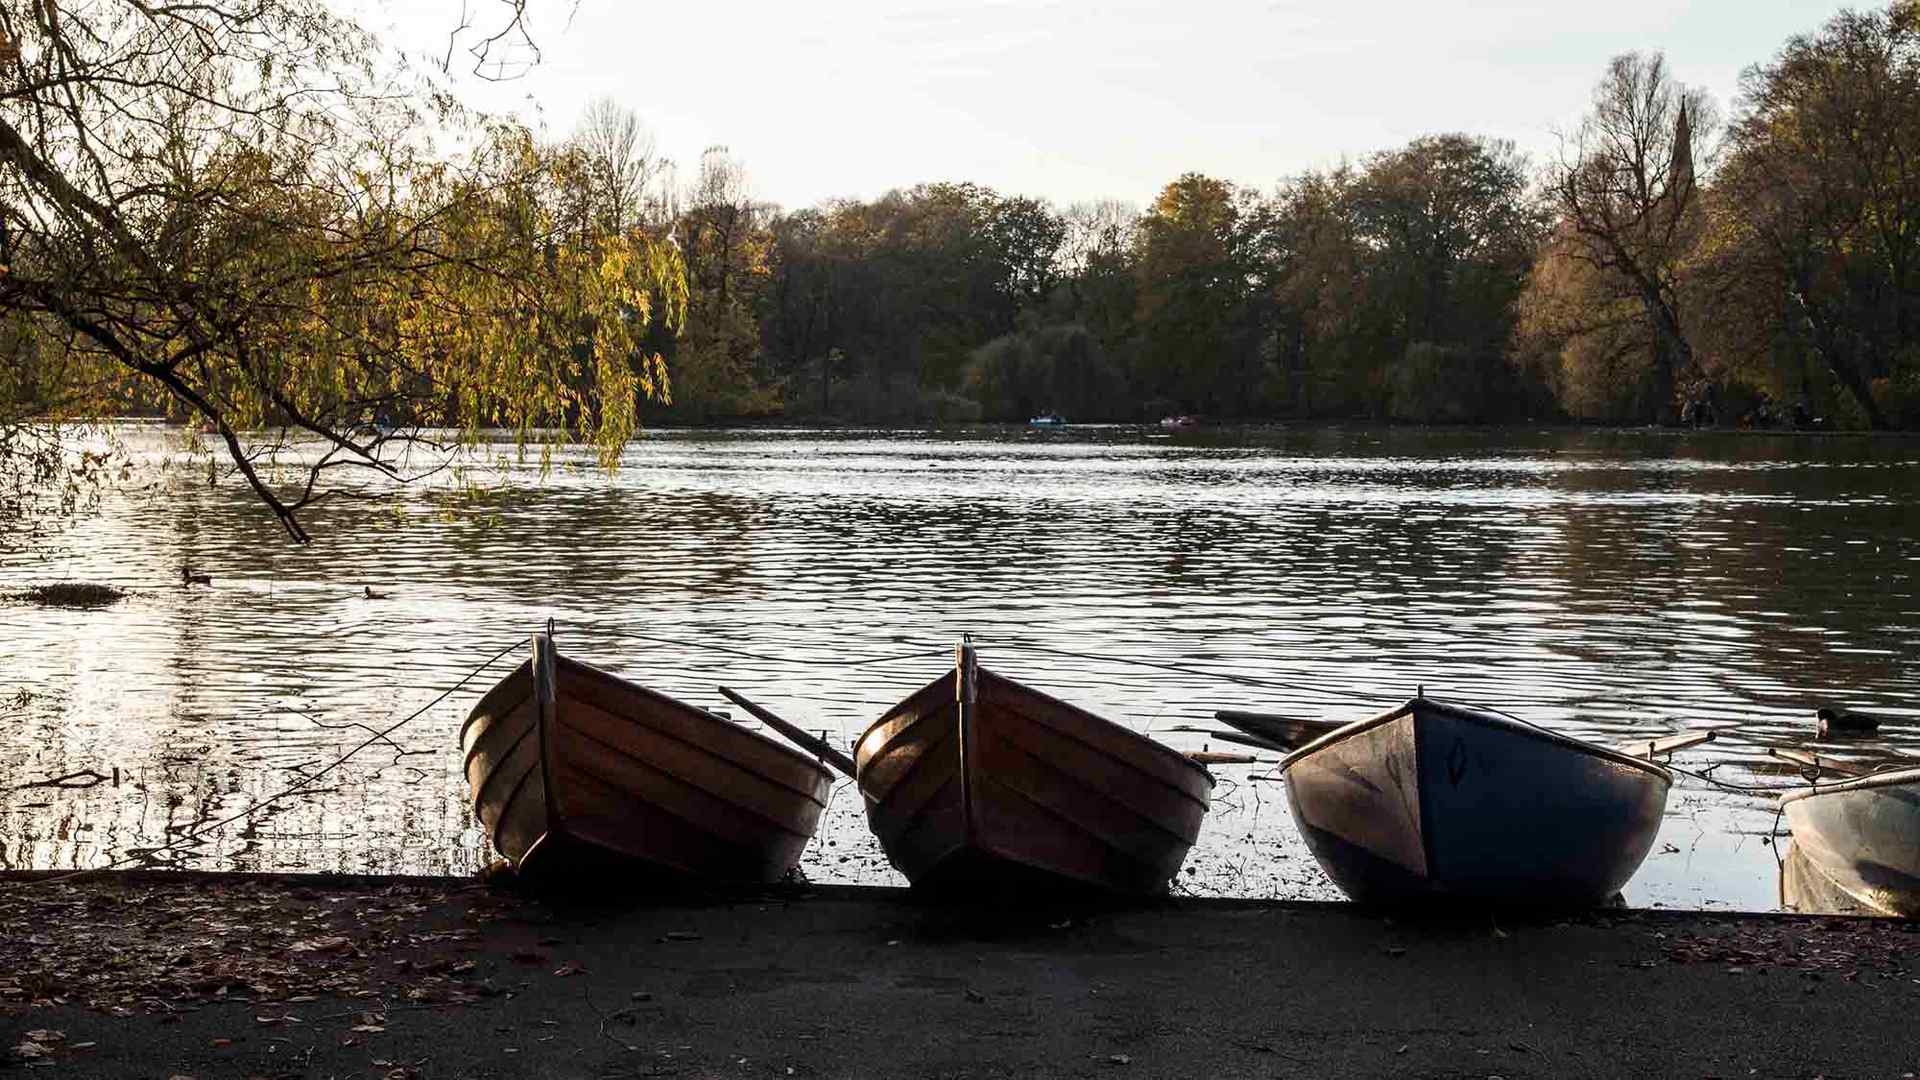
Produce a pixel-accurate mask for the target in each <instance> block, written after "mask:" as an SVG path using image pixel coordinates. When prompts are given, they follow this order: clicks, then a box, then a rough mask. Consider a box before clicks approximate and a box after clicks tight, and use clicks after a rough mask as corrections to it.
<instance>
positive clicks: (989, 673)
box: [853, 664, 1220, 798]
mask: <svg viewBox="0 0 1920 1080" xmlns="http://www.w3.org/2000/svg"><path fill="white" fill-rule="evenodd" d="M975 672H976V674H977V676H985V677H987V678H991V679H995V680H998V681H1000V682H1003V683H1007V684H1009V685H1012V686H1014V687H1016V688H1018V689H1019V690H1020V691H1021V692H1023V693H1028V694H1032V695H1033V696H1035V697H1037V698H1039V699H1041V700H1042V701H1045V702H1048V703H1051V704H1053V705H1058V706H1059V707H1061V708H1063V709H1067V710H1070V711H1072V712H1076V713H1079V714H1080V715H1082V716H1087V717H1091V718H1092V719H1094V720H1098V721H1099V722H1101V723H1103V724H1106V725H1107V726H1108V727H1111V728H1113V729H1114V730H1115V731H1117V732H1120V733H1122V734H1123V735H1124V736H1125V738H1126V739H1128V740H1131V741H1132V742H1133V743H1135V744H1136V745H1138V746H1140V747H1142V748H1144V749H1147V750H1151V751H1153V752H1155V753H1157V754H1160V755H1162V756H1164V757H1167V758H1169V759H1171V760H1174V761H1178V762H1179V763H1180V765H1181V766H1182V767H1183V768H1187V769H1191V770H1193V771H1196V772H1198V773H1199V774H1200V775H1201V776H1204V777H1206V780H1207V788H1208V790H1212V789H1213V788H1215V787H1217V786H1219V783H1220V779H1219V777H1216V776H1215V775H1213V770H1212V769H1209V768H1207V767H1206V766H1205V765H1202V764H1200V763H1199V762H1197V761H1195V760H1193V759H1192V758H1190V757H1188V756H1187V755H1185V754H1183V753H1181V752H1180V751H1178V750H1175V749H1174V748H1173V747H1171V746H1168V745H1167V744H1166V743H1163V742H1161V741H1160V740H1159V739H1156V738H1154V737H1153V736H1151V735H1148V734H1146V733H1145V732H1140V731H1135V730H1134V729H1132V728H1130V727H1128V726H1127V725H1125V724H1122V723H1120V722H1119V721H1117V720H1111V719H1108V718H1107V717H1104V716H1101V715H1100V714H1099V713H1097V712H1094V711H1093V710H1091V709H1088V708H1085V707H1083V706H1080V705H1075V704H1074V703H1073V702H1071V701H1066V700H1063V699H1061V698H1057V697H1054V696H1053V695H1052V694H1049V693H1047V692H1046V691H1045V690H1036V689H1034V688H1033V687H1031V686H1028V685H1027V684H1026V683H1023V682H1021V681H1020V680H1018V679H1015V678H1013V677H1011V676H1007V675H1002V674H1000V673H999V672H997V671H993V670H991V669H989V668H988V667H986V666H985V665H984V664H981V665H976V667H975ZM955 674H956V672H953V671H949V672H947V673H945V674H943V675H940V676H939V677H938V678H935V679H934V680H933V681H932V682H929V683H927V684H926V685H925V686H922V687H920V688H919V689H918V690H915V691H914V692H913V693H911V694H908V695H907V696H906V697H903V698H901V699H900V700H899V701H898V702H896V703H895V704H893V705H892V706H890V707H889V708H888V709H887V711H886V712H885V713H883V714H881V716H880V718H879V719H877V720H875V721H874V722H873V723H871V724H868V725H867V726H866V729H865V730H863V731H861V732H860V737H859V738H857V739H855V740H854V741H853V748H854V755H855V756H856V757H858V756H859V753H860V744H861V743H864V742H866V741H867V737H868V736H869V735H872V734H873V733H874V731H875V730H876V729H878V728H879V727H880V726H881V725H882V724H885V723H886V722H887V721H888V720H890V719H892V718H893V717H894V715H895V714H896V713H898V712H899V711H900V709H901V708H902V707H903V706H905V705H906V704H907V703H908V702H910V701H912V700H913V699H914V698H916V697H919V696H920V695H921V694H924V693H926V692H927V691H929V690H931V689H933V688H934V687H935V686H936V685H938V684H939V683H941V682H942V681H944V680H945V679H947V678H949V677H952V676H954V675H955ZM1023 715H1024V714H1023ZM1028 719H1029V720H1030V721H1031V722H1033V723H1039V721H1034V720H1032V719H1031V718H1030V717H1029V718H1028ZM915 723H918V721H915ZM909 726H912V725H909ZM1048 726H1049V727H1051V726H1052V725H1048ZM1061 734H1063V735H1066V734H1067V733H1066V732H1061ZM1068 737H1070V738H1074V739H1075V741H1076V742H1080V743H1082V744H1084V745H1088V746H1091V744H1089V743H1087V741H1086V740H1085V739H1080V738H1078V737H1075V736H1068ZM889 741H891V740H889ZM1107 756H1109V757H1115V759H1116V760H1124V759H1121V758H1118V757H1117V756H1116V755H1112V754H1108V755H1107ZM1130 767H1131V766H1130ZM1168 786H1169V787H1172V786H1173V785H1171V784H1170V785H1168ZM1182 794H1185V793H1184V792H1183V793H1182ZM1187 797H1188V798H1192V796H1191V795H1188V796H1187Z"/></svg>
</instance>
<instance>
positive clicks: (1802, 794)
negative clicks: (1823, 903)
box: [1780, 768, 1920, 919]
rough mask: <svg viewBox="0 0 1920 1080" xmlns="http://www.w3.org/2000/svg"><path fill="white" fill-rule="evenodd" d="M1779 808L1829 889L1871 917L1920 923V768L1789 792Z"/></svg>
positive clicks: (1798, 848)
mask: <svg viewBox="0 0 1920 1080" xmlns="http://www.w3.org/2000/svg"><path fill="white" fill-rule="evenodd" d="M1780 808H1781V810H1782V811H1783V812H1784V813H1785V814H1786V818H1787V827H1788V828H1789V829H1791V830H1793V846H1794V850H1795V851H1796V852H1798V853H1799V854H1800V855H1802V856H1803V857H1804V858H1805V860H1806V863H1807V869H1809V870H1811V871H1812V872H1813V874H1815V875H1817V876H1818V877H1819V878H1821V879H1824V884H1825V885H1826V886H1830V888H1831V889H1833V890H1838V891H1839V892H1841V893H1844V894H1845V895H1846V896H1848V897H1851V898H1852V899H1853V900H1854V902H1855V903H1857V904H1858V905H1860V906H1861V907H1863V908H1866V909H1868V910H1870V911H1874V912H1878V913H1880V914H1882V915H1895V916H1901V917H1904V918H1909V919H1912V918H1920V768H1912V769H1890V770H1885V771H1880V772H1872V773H1860V774H1856V775H1853V777H1852V778H1851V779H1846V780H1842V781H1841V782H1839V783H1835V784H1820V785H1817V786H1815V787H1812V788H1809V789H1807V790H1805V791H1794V792H1789V793H1787V794H1786V795H1783V796H1781V798H1780Z"/></svg>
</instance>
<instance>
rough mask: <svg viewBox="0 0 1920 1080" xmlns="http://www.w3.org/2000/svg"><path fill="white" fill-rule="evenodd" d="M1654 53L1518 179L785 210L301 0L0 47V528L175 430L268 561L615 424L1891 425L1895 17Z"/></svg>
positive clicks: (1459, 142) (1900, 288)
mask: <svg viewBox="0 0 1920 1080" xmlns="http://www.w3.org/2000/svg"><path fill="white" fill-rule="evenodd" d="M509 8H510V9H511V10H514V11H518V10H519V8H518V7H517V6H515V5H509ZM509 29H513V28H509ZM501 32H502V33H504V32H506V31H501ZM1648 44H1649V46H1650V48H1649V49H1648V50H1647V51H1641V52H1635V53H1629V54H1625V55H1622V56H1619V57H1617V58H1615V59H1613V60H1612V61H1611V62H1610V63H1608V64H1606V65H1604V66H1603V67H1600V68H1598V69H1597V70H1596V72H1595V76H1596V82H1595V88H1594V92H1593V97H1592V100H1591V102H1590V103H1589V106H1588V109H1587V112H1586V114H1585V117H1584V119H1583V120H1582V121H1581V122H1580V123H1579V124H1578V125H1577V126H1576V127H1575V128H1573V129H1572V130H1569V131H1567V132H1565V133H1564V135H1563V137H1562V140H1561V144H1560V148H1559V150H1558V152H1557V153H1555V154H1553V155H1552V156H1550V158H1549V159H1547V160H1529V159H1528V158H1526V157H1525V156H1523V155H1521V154H1519V153H1518V152H1516V150H1515V149H1514V147H1513V146H1512V145H1511V144H1509V143H1505V142H1502V141H1499V140H1495V139H1489V138H1484V137H1480V136H1477V135H1474V134H1472V133H1471V132H1470V130H1469V131H1467V132H1465V133H1439V134H1434V135H1430V136H1426V137H1422V138H1418V139H1415V140H1413V141H1412V142H1410V143H1408V144H1406V145H1404V146H1399V147H1393V148H1388V149H1383V150H1381V151H1379V152H1377V153H1374V154H1371V155H1369V156H1366V157H1364V158H1362V159H1360V160H1358V161H1354V162H1350V163H1347V164H1343V165H1341V166H1339V167H1336V168H1331V169H1326V170H1322V171H1313V172H1308V173H1305V174H1302V175H1299V176H1292V177H1286V178H1282V179H1280V180H1278V182H1274V183H1268V182H1264V181H1262V182H1246V181H1241V180H1229V179H1225V178H1220V177H1213V176H1206V175H1201V174H1199V173H1188V174H1186V175H1182V176H1179V177H1176V178H1173V179H1172V180H1171V181H1170V182H1169V183H1167V185H1166V186H1165V188H1164V189H1163V190H1161V192H1160V193H1159V194H1158V196H1157V197H1156V198H1154V199H1153V201H1152V202H1151V203H1150V204H1148V205H1147V206H1145V207H1136V206H1132V205H1128V204H1124V203H1120V202H1098V203H1085V204H1075V205H1071V206H1059V205H1055V204H1053V203H1050V202H1048V201H1047V200H1045V199H1043V198H1037V197H1032V196H1026V195H1017V194H1009V193H1004V192H999V191H995V190H992V189H991V188H988V187H984V186H981V185H979V184H975V183H969V182H965V181H963V180H950V181H941V182H932V183H925V184H921V185H917V186H914V187H911V188H908V189H905V190H898V191H893V192H890V193H888V194H886V195H883V196H881V197H879V198H875V199H870V200H864V199H839V200H831V201H828V202H826V203H824V204H821V205H819V206H813V207H805V208H783V207H780V206H776V205H772V204H770V203H767V202H765V201H763V200H761V199H760V198H758V197H757V196H756V194H755V192H754V190H753V187H752V185H751V183H750V180H749V174H748V171H747V168H746V165H745V164H744V163H743V160H742V158H741V157H740V156H739V155H736V154H735V153H733V152H732V151H730V150H728V149H727V148H725V147H714V148H712V149H710V150H708V151H707V152H706V153H705V154H704V155H703V156H702V157H701V158H700V160H699V161H698V162H682V163H673V162H669V161H666V160H664V159H663V158H662V157H660V156H659V155H658V154H657V153H656V151H655V149H654V144H653V141H652V139H651V137H650V135H649V133H648V129H647V128H646V125H645V123H644V119H643V112H644V109H645V107H646V105H645V103H640V102H633V103H624V102H615V101H601V102H598V103H596V104H595V105H593V106H592V107H591V108H590V109H589V110H588V111H587V112H586V114H585V115H584V116H582V117H581V118H579V121H578V123H577V125H576V126H575V127H574V130H573V131H572V132H571V133H570V134H568V135H566V136H565V137H546V136H543V135H541V134H539V133H537V132H535V131H533V130H530V129H529V128H527V127H525V126H523V125H521V124H519V123H517V122H514V121H511V120H506V119H501V118H497V117H490V116H483V115H478V114H475V113H472V112H469V111H468V110H466V109H464V108H462V106H461V105H460V103H459V102H458V101H457V100H456V99H455V98H454V96H453V95H452V94H451V93H450V92H449V91H448V90H447V89H446V80H445V79H444V77H442V76H443V74H444V73H441V72H436V71H433V70H425V71H421V70H417V69H416V67H410V66H408V65H407V64H405V63H403V62H401V61H400V60H398V59H397V58H395V57H393V56H392V55H391V54H390V53H389V52H388V51H387V50H386V49H385V48H384V47H383V46H382V45H381V43H380V42H378V41H377V40H375V39H374V38H372V37H371V36H369V35H368V34H366V33H365V32H364V31H363V30H362V29H361V28H360V27H359V26H357V25H356V24H354V23H353V22H352V21H350V20H348V19H346V18H343V17H342V16H341V15H339V14H338V13H337V12H335V11H334V9H333V8H332V7H331V6H329V5H328V4H326V3H324V2H322V0H248V2H246V3H244V4H241V3H232V2H228V0H209V2H208V3H202V4H195V5H162V6H153V5H147V4H141V3H136V2H134V0H101V2H99V3H93V4H88V5H84V6H82V5H66V4H59V3H53V2H42V3H33V4H25V5H6V6H0V503H9V500H11V503H10V504H12V505H17V504H18V503H19V502H20V500H21V498H22V497H23V496H22V493H23V492H28V491H33V490H44V489H48V488H61V487H64V488H65V489H68V490H71V489H73V488H74V486H75V485H76V484H78V485H84V484H85V483H88V482H96V481H97V478H98V477H99V476H100V475H102V474H104V473H105V472H107V471H108V466H107V463H106V462H105V461H104V460H102V459H96V458H95V457H92V456H84V455H78V454H76V453H75V452H74V451H73V448H72V446H71V445H69V444H67V443H64V442H63V441H62V438H61V436H60V434H59V431H60V428H59V427H58V426H57V425H58V423H59V422H61V421H69V420H74V419H77V418H84V417H95V416H101V415H145V416H166V417H171V418H175V419H179V420H183V421H185V422H187V423H190V424H193V425H195V426H197V427H199V428H201V429H202V430H205V431H207V432H209V433H210V434H212V435H213V436H214V437H215V441H216V443H217V445H218V446H219V447H220V448H221V449H220V451H219V453H220V455H221V460H220V463H219V468H221V469H224V470H226V471H229V472H231V473H233V474H236V475H237V476H238V477H239V478H240V479H242V480H243V481H244V482H246V483H247V484H249V485H251V487H252V489H253V491H254V493H255V494H256V495H257V497H258V498H259V499H260V500H261V501H262V503H263V504H264V505H265V506H266V507H267V508H268V509H269V510H270V511H271V512H272V513H274V514H275V515H276V516H277V517H278V519H279V520H280V522H281V523H282V524H283V525H284V526H285V529H286V531H287V533H288V535H289V536H291V537H292V538H294V539H296V540H301V539H305V538H306V531H305V528H304V526H303V525H302V523H301V522H302V516H301V512H302V511H303V510H304V509H305V508H307V507H310V506H312V505H313V504H315V503H316V502H319V501H321V500H324V499H328V498H334V497H339V496H341V495H343V494H347V495H350V494H353V493H354V492H355V490H356V486H357V485H359V484H360V483H361V482H362V478H365V477H369V476H375V477H381V478H397V479H402V480H404V479H407V478H409V477H411V476H415V475H418V473H416V472H414V471H412V470H415V469H419V470H422V471H430V470H431V469H432V468H433V466H431V465H425V466H422V465H419V464H418V462H419V461H420V460H423V456H422V455H418V454H414V455H407V454H404V453H403V451H405V450H407V449H410V448H411V449H419V448H421V447H422V445H423V444H428V448H442V449H444V448H447V447H449V446H450V445H455V444H459V443H463V442H466V443H471V442H473V441H476V440H478V439H479V438H481V437H482V435H481V433H482V432H484V431H486V430H488V429H497V428H506V429H508V430H511V431H513V432H515V433H517V435H518V436H519V438H520V440H521V443H522V445H523V446H525V445H534V444H539V443H542V442H544V441H548V440H550V439H551V438H553V436H552V435H551V434H549V433H550V432H553V431H559V432H562V433H563V435H564V437H565V438H568V439H574V440H579V441H583V442H586V443H588V444H591V445H593V446H596V447H597V448H598V449H599V450H600V452H601V455H602V457H603V460H605V461H606V462H608V463H609V464H610V463H611V462H612V461H613V460H614V459H615V457H617V455H618V453H619V450H620V448H621V447H622V446H623V445H624V444H625V443H626V441H627V440H628V439H629V438H631V436H632V435H633V433H634V432H635V431H636V430H637V429H638V427H639V426H640V425H641V424H643V423H656V424H711V423H730V422H749V423H751V422H774V421H777V422H788V423H810V422H818V423H826V422H840V423H876V424H928V423H940V422H954V421H974V420H986V421H1020V420H1024V419H1026V418H1027V417H1029V416H1033V415H1037V414H1040V413H1043V412H1050V413H1057V414H1060V415H1063V416H1065V417H1067V418H1069V419H1071V420H1074V421H1147V422H1152V421H1157V420H1158V419H1160V418H1161V417H1163V416H1176V415H1194V416H1200V417H1204V418H1207V419H1211V420H1220V421H1250V422H1257V421H1301V420H1335V421H1390V422H1411V423H1460V424H1468V423H1471V424H1503V423H1565V422H1585V423H1608V424H1690V425H1712V426H1721V427H1754V428H1769V427H1777V428H1793V427H1799V428H1807V427H1815V426H1820V427H1832V428H1840V429H1871V430H1901V429H1915V428H1920V338H1917V337H1916V330H1917V329H1920V0H1897V2H1895V3H1892V4H1891V5H1890V6H1887V7H1883V8H1868V9H1859V10H1851V11H1845V12H1842V13H1840V14H1838V15H1836V16H1834V17H1833V18H1831V19H1830V20H1828V21H1827V22H1825V23H1824V24H1821V25H1817V26H1809V27H1808V28H1807V29H1806V31H1805V33H1804V34H1803V35H1801V36H1797V37H1794V38H1792V39H1791V40H1788V41H1786V42H1783V43H1782V44H1781V46H1780V48H1779V49H1778V51H1777V52H1776V53H1775V54H1774V55H1772V56H1771V57H1755V58H1754V60H1755V63H1754V65H1753V66H1752V67H1751V68H1749V69H1748V70H1747V72H1746V73H1745V75H1744V77H1743V79H1742V86H1741V92H1740V95H1739V97H1738V98H1737V99H1736V100H1735V101H1732V102H1725V103H1718V102H1715V101H1712V100H1710V99H1709V98H1708V97H1707V96H1706V95H1705V94H1703V93H1702V92H1700V91H1699V90H1697V89H1693V88H1690V87H1688V86H1687V85H1686V84H1685V83H1684V82H1683V81H1682V78H1681V73H1682V70H1683V68H1684V58H1678V59H1677V60H1675V61H1670V60H1669V59H1668V58H1667V57H1666V56H1664V55H1663V54H1662V53H1660V52H1659V51H1657V45H1658V43H1657V42H1650V43H1648ZM1087 107H1097V106H1093V105H1089V106H1087ZM1471 119H1472V118H1470V117H1463V118H1462V126H1463V128H1468V129H1470V127H1471ZM1276 122H1279V121H1276ZM449 433H451V434H449ZM295 441H298V442H300V443H302V444H303V446H305V447H307V448H308V450H307V452H306V454H305V455H304V456H303V457H302V458H301V459H300V461H299V463H298V464H297V466H295V467H292V468H288V467H286V465H285V463H284V462H281V461H278V456H279V455H277V451H279V450H280V449H282V448H283V447H285V446H286V445H288V444H290V443H292V442H295ZM314 447H318V448H319V449H318V450H317V451H315V450H313V449H312V448H314ZM427 456H430V455H427ZM67 501H68V502H71V501H72V498H71V497H70V496H69V497H68V499H67Z"/></svg>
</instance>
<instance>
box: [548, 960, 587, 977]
mask: <svg viewBox="0 0 1920 1080" xmlns="http://www.w3.org/2000/svg"><path fill="white" fill-rule="evenodd" d="M586 970H587V969H586V968H583V967H581V966H580V964H579V962H578V961H576V960H569V961H567V962H566V963H564V964H561V965H560V966H559V967H557V968H554V969H553V973H554V974H555V975H558V976H560V977H561V978H563V979H564V978H566V977H567V976H569V975H582V974H585V973H586Z"/></svg>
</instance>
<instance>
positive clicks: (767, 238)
mask: <svg viewBox="0 0 1920 1080" xmlns="http://www.w3.org/2000/svg"><path fill="white" fill-rule="evenodd" d="M683 203H684V206H685V209H684V210H683V211H682V212H681V213H680V215H679V217H678V218H677V219H676V221H675V225H674V231H675V235H676V236H677V237H678V239H679V244H680V249H681V251H682V252H683V254H684V257H685V259H686V262H687V280H688V285H689V297H688V317H687V331H686V333H685V335H683V336H682V337H681V338H680V340H678V341H675V342H671V343H669V344H668V346H667V348H668V353H667V355H668V357H669V359H670V361H671V363H672V367H673V369H674V379H675V386H676V390H675V393H676V397H677V412H678V414H679V415H684V416H690V417H693V418H696V419H705V418H709V417H713V416H739V415H745V414H750V413H764V412H769V411H772V410H773V409H774V408H776V407H777V406H778V397H777V395H775V394H773V393H772V392H771V390H770V389H769V387H768V386H767V383H768V382H769V380H766V379H763V378H762V375H761V373H760V372H759V371H758V370H757V366H758V358H759V353H760V347H761V341H760V330H759V326H758V324H757V322H756V321H755V314H754V311H755V306H756V303H757V300H758V297H759V295H760V293H761V291H762V290H763V289H764V288H765V287H766V285H767V283H768V281H769V279H770V276H771V270H770V265H769V261H770V257H771V248H772V243H773V235H772V233H771V232H770V231H769V229H768V222H769V220H770V219H771V217H772V213H773V210H772V208H771V207H769V206H767V205H766V204H764V203H759V202H756V201H755V200H754V199H753V197H752V194H751V193H750V191H749V190H748V185H747V180H746V171H745V169H744V167H743V166H742V165H741V164H740V162H739V161H738V160H737V159H735V158H734V157H733V156H732V155H731V154H730V153H728V151H727V149H726V148H725V147H721V146H716V147H710V148H709V149H708V150H707V151H706V153H705V154H703V155H702V156H701V158H700V169H699V173H698V175H697V176H696V177H695V179H694V182H693V184H692V186H691V188H690V189H689V190H688V191H687V192H686V193H685V195H684V196H683Z"/></svg>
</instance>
